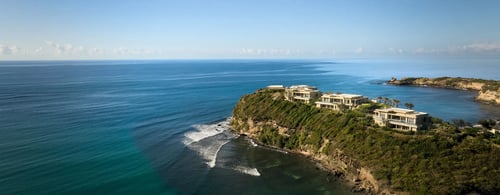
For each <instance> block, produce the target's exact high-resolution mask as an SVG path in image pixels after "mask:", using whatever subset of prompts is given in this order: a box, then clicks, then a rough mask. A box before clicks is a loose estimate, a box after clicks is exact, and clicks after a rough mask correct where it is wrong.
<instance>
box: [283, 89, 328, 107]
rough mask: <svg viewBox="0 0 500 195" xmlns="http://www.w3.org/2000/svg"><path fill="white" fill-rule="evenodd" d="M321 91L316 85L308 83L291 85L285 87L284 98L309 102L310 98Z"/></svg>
mask: <svg viewBox="0 0 500 195" xmlns="http://www.w3.org/2000/svg"><path fill="white" fill-rule="evenodd" d="M320 94H321V92H320V91H319V90H318V88H317V87H314V86H309V85H292V86H290V87H287V88H285V98H286V100H288V101H292V102H302V103H306V104H307V103H309V102H310V100H311V99H314V98H318V97H319V96H320Z"/></svg>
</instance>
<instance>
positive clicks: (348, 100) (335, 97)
mask: <svg viewBox="0 0 500 195" xmlns="http://www.w3.org/2000/svg"><path fill="white" fill-rule="evenodd" d="M368 101H369V100H368V98H366V97H363V96H362V95H356V94H324V95H322V96H321V99H320V101H317V102H316V107H318V108H327V109H332V110H341V109H349V110H352V109H354V108H357V107H358V106H359V105H361V104H362V103H366V102H368Z"/></svg>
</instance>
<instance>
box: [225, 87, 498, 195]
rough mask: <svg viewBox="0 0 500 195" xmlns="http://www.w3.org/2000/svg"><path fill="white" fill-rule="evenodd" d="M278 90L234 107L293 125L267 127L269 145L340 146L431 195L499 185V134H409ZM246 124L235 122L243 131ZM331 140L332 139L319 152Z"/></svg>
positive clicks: (239, 114)
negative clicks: (295, 99)
mask: <svg viewBox="0 0 500 195" xmlns="http://www.w3.org/2000/svg"><path fill="white" fill-rule="evenodd" d="M273 94H274V96H276V93H275V92H270V91H264V92H258V93H255V94H250V95H246V96H244V97H242V98H241V100H240V101H239V102H238V103H237V105H236V106H235V108H234V110H233V117H234V118H235V119H240V120H242V121H246V120H247V119H248V118H251V119H253V120H254V121H269V120H273V121H276V122H277V123H278V125H280V126H283V127H287V128H289V129H291V130H290V131H289V132H287V134H288V135H282V134H280V133H278V130H277V129H275V128H273V127H272V126H268V127H265V128H264V130H263V131H262V132H260V133H259V136H258V138H259V140H260V141H261V142H263V143H265V144H269V145H273V146H277V147H282V148H287V149H292V150H297V149H299V148H300V149H304V148H309V149H311V150H313V151H315V152H317V153H323V154H327V155H328V154H329V152H330V151H333V150H334V149H335V148H339V149H341V150H343V151H344V152H345V153H347V154H348V155H350V156H351V157H353V158H355V159H357V160H358V161H360V163H361V165H362V166H365V167H368V168H369V169H371V170H372V172H374V175H375V177H376V178H377V180H379V181H382V183H385V184H387V185H390V186H391V188H393V189H396V190H402V191H410V192H417V193H432V194H435V193H438V194H442V193H452V194H456V193H464V192H470V191H477V192H482V193H494V192H495V191H499V190H500V180H499V179H498V176H499V175H500V168H499V167H500V161H499V160H500V159H499V156H500V149H499V147H498V145H495V144H494V143H493V142H494V141H497V142H498V140H499V138H498V137H495V136H494V135H491V134H478V133H477V131H476V130H474V129H469V130H466V131H459V130H458V129H457V128H456V127H453V126H449V125H446V124H445V125H442V126H441V130H439V131H434V132H430V133H427V134H425V135H404V134H400V133H396V132H393V131H390V130H387V129H383V128H379V127H376V126H374V125H373V123H372V120H371V117H370V116H369V115H367V114H366V113H364V112H361V111H349V112H346V113H335V112H332V111H329V110H321V109H317V108H315V107H313V106H310V105H305V104H299V103H292V102H288V101H284V100H282V99H280V98H278V99H276V98H273V97H272V96H273ZM274 99H276V100H274ZM234 121H236V120H234ZM245 126H246V125H245V124H233V127H234V128H235V129H238V130H239V129H242V128H243V129H244V128H245ZM327 139H328V140H330V143H329V144H327V146H326V147H323V149H322V151H319V148H320V147H321V146H322V144H323V143H324V140H327Z"/></svg>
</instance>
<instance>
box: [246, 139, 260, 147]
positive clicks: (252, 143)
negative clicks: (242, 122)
mask: <svg viewBox="0 0 500 195" xmlns="http://www.w3.org/2000/svg"><path fill="white" fill-rule="evenodd" d="M248 142H250V145H251V146H253V147H257V146H259V145H257V144H256V143H255V142H254V141H253V140H252V139H250V138H248Z"/></svg>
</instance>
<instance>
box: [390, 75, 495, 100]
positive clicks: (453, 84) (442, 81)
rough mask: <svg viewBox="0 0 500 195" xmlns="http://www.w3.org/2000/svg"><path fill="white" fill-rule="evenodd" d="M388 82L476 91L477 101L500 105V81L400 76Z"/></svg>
mask: <svg viewBox="0 0 500 195" xmlns="http://www.w3.org/2000/svg"><path fill="white" fill-rule="evenodd" d="M388 83H389V84H393V85H415V86H430V87H440V88H450V89H460V90H474V91H478V95H477V96H476V100H477V101H481V102H484V103H492V104H498V105H500V81H495V80H483V79H473V78H461V77H456V78H452V77H439V78H424V77H418V78H411V77H410V78H402V79H401V80H397V79H395V78H393V79H391V80H390V81H389V82H388Z"/></svg>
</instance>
